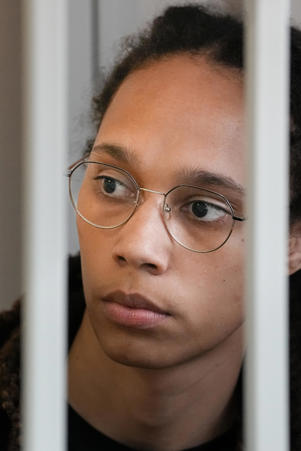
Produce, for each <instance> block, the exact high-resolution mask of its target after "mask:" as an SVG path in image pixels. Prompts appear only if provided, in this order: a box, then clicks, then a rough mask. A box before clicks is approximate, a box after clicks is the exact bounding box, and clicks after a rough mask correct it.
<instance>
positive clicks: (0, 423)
mask: <svg viewBox="0 0 301 451" xmlns="http://www.w3.org/2000/svg"><path fill="white" fill-rule="evenodd" d="M19 401H20V301H17V302H16V303H15V304H14V306H13V307H12V309H11V310H7V311H4V312H2V313H0V430H1V434H0V444H1V449H3V450H4V449H6V444H7V440H8V439H9V441H10V442H11V440H12V439H13V436H15V435H16V436H17V437H18V436H19V428H18V425H19V423H20V418H19V416H20V414H19ZM14 442H15V443H16V442H17V440H14Z"/></svg>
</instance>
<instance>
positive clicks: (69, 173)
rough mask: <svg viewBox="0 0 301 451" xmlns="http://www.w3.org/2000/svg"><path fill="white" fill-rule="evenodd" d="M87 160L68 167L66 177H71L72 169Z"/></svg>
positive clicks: (81, 159) (80, 160) (83, 159)
mask: <svg viewBox="0 0 301 451" xmlns="http://www.w3.org/2000/svg"><path fill="white" fill-rule="evenodd" d="M85 160H86V158H80V159H79V160H77V161H75V162H74V163H72V164H71V165H70V166H68V168H67V171H66V177H70V175H71V173H72V169H73V168H74V167H75V166H77V165H78V164H79V163H81V162H82V161H85Z"/></svg>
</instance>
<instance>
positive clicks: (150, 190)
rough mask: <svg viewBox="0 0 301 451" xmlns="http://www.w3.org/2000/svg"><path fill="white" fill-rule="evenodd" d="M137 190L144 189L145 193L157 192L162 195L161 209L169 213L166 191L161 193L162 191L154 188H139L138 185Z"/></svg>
mask: <svg viewBox="0 0 301 451" xmlns="http://www.w3.org/2000/svg"><path fill="white" fill-rule="evenodd" d="M139 191H145V192H147V193H153V194H159V195H160V196H163V197H164V204H163V211H164V212H166V213H170V212H171V208H170V206H169V205H168V204H167V203H166V196H167V193H163V192H162V191H156V190H154V189H149V188H140V187H139Z"/></svg>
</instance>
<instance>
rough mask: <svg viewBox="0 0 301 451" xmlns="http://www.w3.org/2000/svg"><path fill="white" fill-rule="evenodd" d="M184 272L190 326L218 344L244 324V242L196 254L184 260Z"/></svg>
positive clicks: (197, 335)
mask: <svg viewBox="0 0 301 451" xmlns="http://www.w3.org/2000/svg"><path fill="white" fill-rule="evenodd" d="M232 244H234V243H232ZM185 263H186V264H185ZM188 268H190V270H188ZM182 276H183V279H182V280H186V283H185V286H186V287H187V290H186V293H185V295H184V296H183V297H182V302H183V305H185V315H186V320H187V321H186V326H187V329H188V328H190V329H191V330H194V334H195V335H194V339H197V340H198V339H200V338H201V337H202V336H203V334H204V335H206V337H207V339H208V340H209V341H211V342H212V345H214V344H215V343H216V342H218V341H221V340H223V339H224V338H226V337H227V336H229V335H230V334H231V333H232V332H234V331H235V330H236V329H237V328H238V327H240V326H241V325H242V323H243V321H244V300H243V299H244V281H245V274H244V248H243V246H241V245H240V246H235V245H232V246H231V247H230V246H228V247H226V246H225V247H224V249H223V248H221V249H220V250H218V251H216V252H213V253H211V254H210V253H208V254H203V255H197V256H194V257H193V259H192V261H190V263H189V262H188V261H187V262H185V261H183V262H182ZM189 303H190V307H189Z"/></svg>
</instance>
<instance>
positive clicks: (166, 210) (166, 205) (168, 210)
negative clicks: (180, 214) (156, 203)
mask: <svg viewBox="0 0 301 451" xmlns="http://www.w3.org/2000/svg"><path fill="white" fill-rule="evenodd" d="M164 211H165V213H170V212H171V208H170V206H169V205H168V204H165V205H164Z"/></svg>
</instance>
